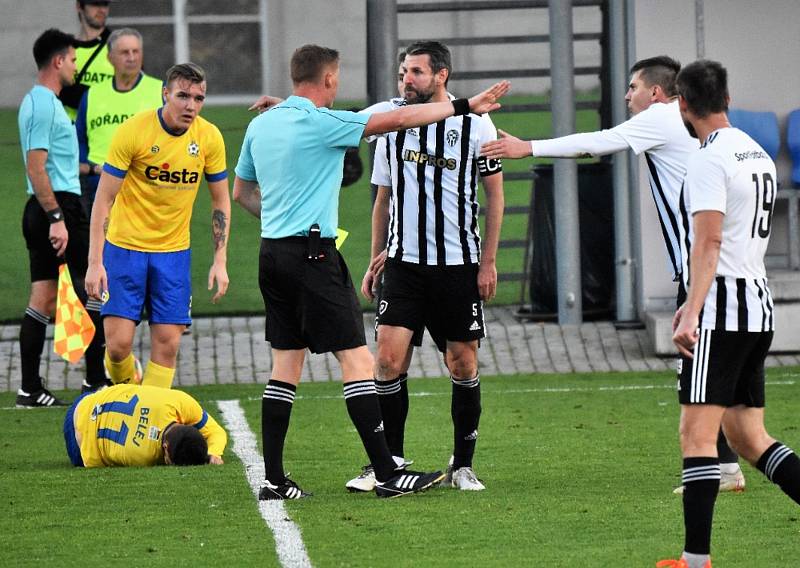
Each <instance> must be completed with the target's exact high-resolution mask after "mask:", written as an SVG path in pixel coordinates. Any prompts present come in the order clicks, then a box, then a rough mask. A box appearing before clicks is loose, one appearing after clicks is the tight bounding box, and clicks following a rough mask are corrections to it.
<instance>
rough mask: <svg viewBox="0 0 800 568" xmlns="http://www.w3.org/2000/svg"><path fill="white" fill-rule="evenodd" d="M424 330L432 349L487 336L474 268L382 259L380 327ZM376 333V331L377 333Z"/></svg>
mask: <svg viewBox="0 0 800 568" xmlns="http://www.w3.org/2000/svg"><path fill="white" fill-rule="evenodd" d="M382 325H391V326H398V327H405V328H408V329H410V330H412V331H417V330H420V329H422V328H423V327H425V328H427V329H428V332H429V333H430V335H431V337H432V338H433V341H434V342H435V343H436V347H438V348H439V351H441V352H443V353H444V352H445V350H446V349H447V342H448V341H463V342H467V341H475V340H480V339H482V338H483V337H485V336H486V333H485V328H486V326H485V323H484V321H483V302H482V301H481V298H480V293H479V292H478V265H477V264H462V265H451V266H433V265H420V264H414V263H411V262H402V261H397V260H395V259H393V258H389V259H387V260H386V265H385V271H384V277H383V295H382V297H381V301H380V303H379V304H378V326H382ZM378 333H380V330H378Z"/></svg>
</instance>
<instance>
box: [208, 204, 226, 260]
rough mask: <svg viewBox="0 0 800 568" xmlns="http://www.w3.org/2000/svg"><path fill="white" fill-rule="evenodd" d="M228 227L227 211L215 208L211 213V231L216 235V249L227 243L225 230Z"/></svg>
mask: <svg viewBox="0 0 800 568" xmlns="http://www.w3.org/2000/svg"><path fill="white" fill-rule="evenodd" d="M227 227H228V219H227V218H226V217H225V213H223V212H222V211H220V210H219V209H214V212H213V213H212V214H211V232H212V234H213V236H214V250H219V249H220V248H221V247H223V246H224V245H225V239H226V235H225V230H226V229H227Z"/></svg>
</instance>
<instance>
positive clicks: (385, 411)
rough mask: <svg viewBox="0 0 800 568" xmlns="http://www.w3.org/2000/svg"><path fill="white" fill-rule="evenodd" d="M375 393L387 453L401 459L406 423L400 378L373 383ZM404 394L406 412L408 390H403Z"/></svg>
mask: <svg viewBox="0 0 800 568" xmlns="http://www.w3.org/2000/svg"><path fill="white" fill-rule="evenodd" d="M403 384H405V383H403ZM375 392H376V393H377V395H378V404H379V405H380V408H381V416H382V417H383V428H384V435H385V436H386V444H387V445H388V446H389V451H390V452H392V455H393V456H399V457H402V456H403V455H404V454H403V439H404V433H405V432H404V430H405V427H406V421H405V416H404V415H403V401H402V397H403V388H402V386H401V383H400V377H397V378H396V379H391V380H388V381H375ZM405 393H406V411H407V409H408V405H407V401H408V389H405Z"/></svg>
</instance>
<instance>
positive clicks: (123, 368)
mask: <svg viewBox="0 0 800 568" xmlns="http://www.w3.org/2000/svg"><path fill="white" fill-rule="evenodd" d="M105 364H106V370H107V371H108V376H109V378H110V379H111V382H112V383H114V384H115V385H118V384H121V383H137V382H138V381H137V380H136V358H135V357H134V356H133V353H128V356H127V357H125V358H124V359H123V360H122V361H119V362H116V361H112V360H111V357H109V356H108V351H106V356H105Z"/></svg>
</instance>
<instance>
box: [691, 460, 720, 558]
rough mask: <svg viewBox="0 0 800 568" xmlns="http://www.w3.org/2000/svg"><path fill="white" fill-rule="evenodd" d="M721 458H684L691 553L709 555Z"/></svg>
mask: <svg viewBox="0 0 800 568" xmlns="http://www.w3.org/2000/svg"><path fill="white" fill-rule="evenodd" d="M719 479H720V472H719V458H716V457H713V458H711V457H708V458H683V525H684V527H685V530H686V541H685V542H686V544H685V545H684V548H683V550H684V551H685V552H689V553H691V554H709V553H710V550H711V522H712V520H713V518H714V503H715V502H716V500H717V493H719Z"/></svg>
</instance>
